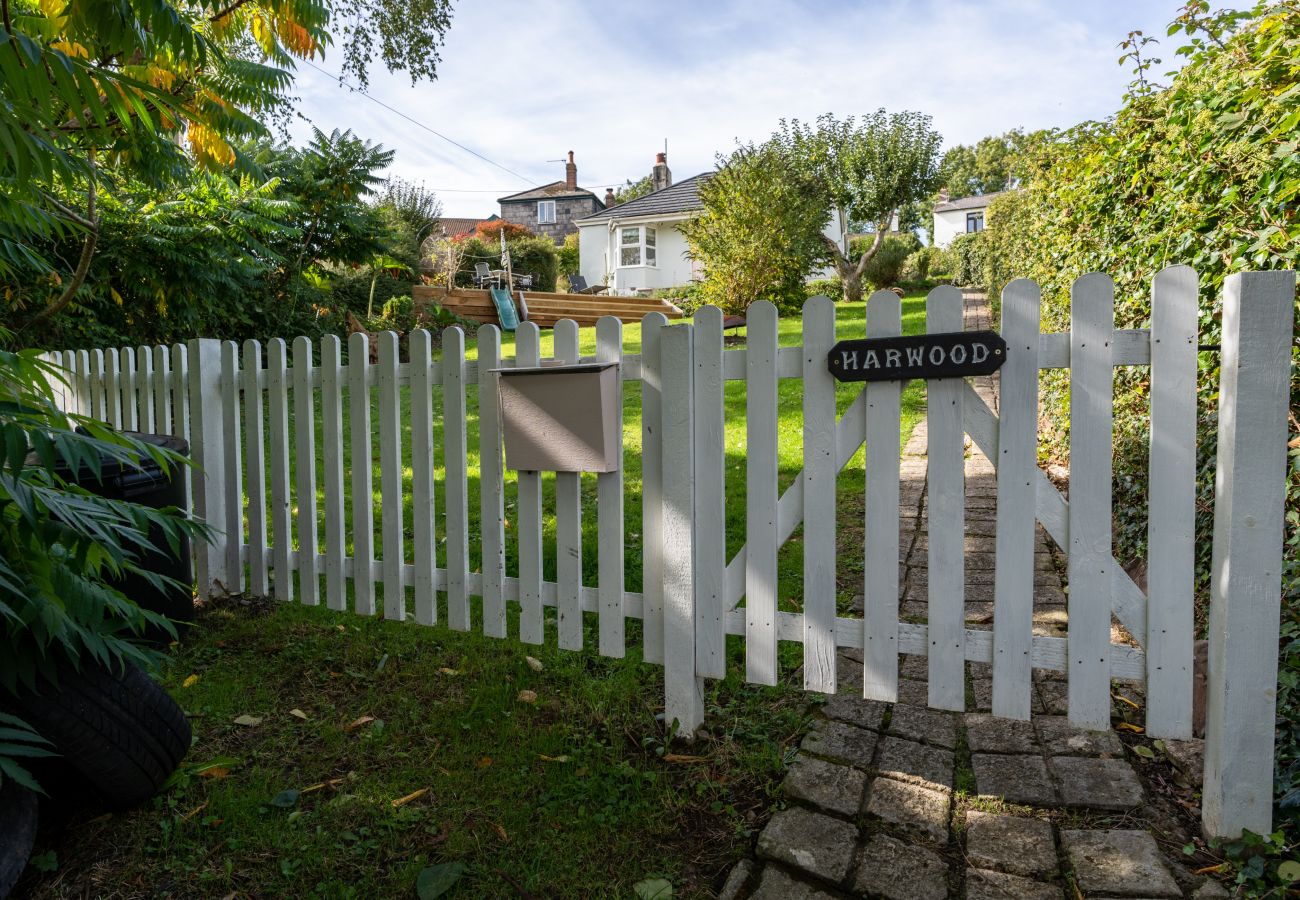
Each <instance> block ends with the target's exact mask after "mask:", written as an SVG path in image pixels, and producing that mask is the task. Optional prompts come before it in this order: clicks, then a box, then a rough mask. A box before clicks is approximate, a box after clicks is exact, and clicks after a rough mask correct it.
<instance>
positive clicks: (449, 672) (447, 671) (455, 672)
mask: <svg viewBox="0 0 1300 900" xmlns="http://www.w3.org/2000/svg"><path fill="white" fill-rule="evenodd" d="M438 671H439V672H441V673H442V674H444V675H459V674H460V672H459V671H458V670H456V669H449V668H447V667H446V666H443V667H442V668H440V669H439V670H438Z"/></svg>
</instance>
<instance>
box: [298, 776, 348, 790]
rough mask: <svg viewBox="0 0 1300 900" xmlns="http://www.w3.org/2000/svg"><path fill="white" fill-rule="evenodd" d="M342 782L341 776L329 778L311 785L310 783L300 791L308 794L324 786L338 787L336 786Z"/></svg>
mask: <svg viewBox="0 0 1300 900" xmlns="http://www.w3.org/2000/svg"><path fill="white" fill-rule="evenodd" d="M342 783H343V779H342V778H331V779H330V780H329V781H322V782H319V783H318V784H313V785H311V786H310V787H305V788H303V789H302V792H303V793H304V794H310V793H312V792H313V791H319V790H321V789H322V788H326V787H338V786H339V785H340V784H342Z"/></svg>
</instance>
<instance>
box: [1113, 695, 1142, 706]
mask: <svg viewBox="0 0 1300 900" xmlns="http://www.w3.org/2000/svg"><path fill="white" fill-rule="evenodd" d="M1111 696H1112V697H1114V698H1115V699H1116V700H1118V701H1119V702H1120V703H1127V704H1128V705H1129V706H1131V707H1133V708H1134V709H1141V708H1142V707H1140V706H1138V705H1137V704H1136V703H1134V702H1133V701H1132V700H1130V699H1129V698H1128V697H1125V696H1124V695H1123V694H1111Z"/></svg>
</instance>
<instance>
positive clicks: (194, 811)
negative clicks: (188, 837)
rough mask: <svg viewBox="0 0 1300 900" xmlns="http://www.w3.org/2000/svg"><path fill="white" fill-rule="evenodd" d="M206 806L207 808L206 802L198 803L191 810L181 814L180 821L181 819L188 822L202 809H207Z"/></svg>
mask: <svg viewBox="0 0 1300 900" xmlns="http://www.w3.org/2000/svg"><path fill="white" fill-rule="evenodd" d="M207 808H208V804H207V803H206V802H205V803H200V804H199V805H198V806H196V807H194V808H193V809H192V810H190V811H189V812H187V813H186V814H185V815H183V816H181V821H182V822H188V821H189V820H190V819H192V818H194V817H195V816H197V815H198V814H199V813H201V812H203V810H205V809H207Z"/></svg>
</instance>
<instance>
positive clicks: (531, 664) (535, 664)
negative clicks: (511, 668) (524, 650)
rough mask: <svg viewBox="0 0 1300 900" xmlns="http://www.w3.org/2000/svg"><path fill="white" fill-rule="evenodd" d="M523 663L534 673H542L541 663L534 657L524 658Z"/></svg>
mask: <svg viewBox="0 0 1300 900" xmlns="http://www.w3.org/2000/svg"><path fill="white" fill-rule="evenodd" d="M524 662H526V663H528V668H530V669H532V670H533V671H534V672H540V671H542V661H541V660H540V659H538V658H537V657H535V656H525V657H524Z"/></svg>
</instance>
